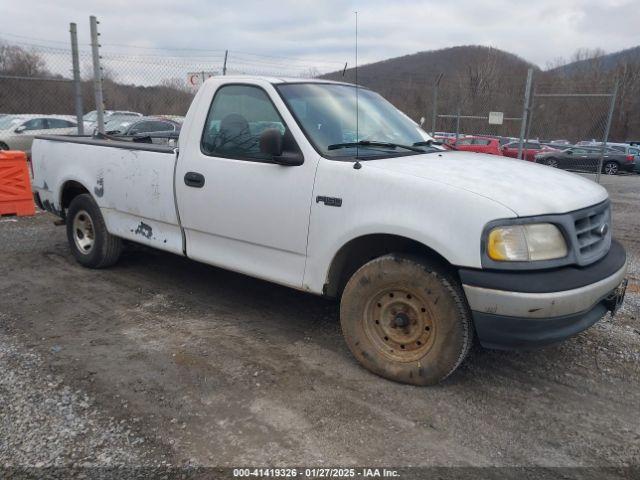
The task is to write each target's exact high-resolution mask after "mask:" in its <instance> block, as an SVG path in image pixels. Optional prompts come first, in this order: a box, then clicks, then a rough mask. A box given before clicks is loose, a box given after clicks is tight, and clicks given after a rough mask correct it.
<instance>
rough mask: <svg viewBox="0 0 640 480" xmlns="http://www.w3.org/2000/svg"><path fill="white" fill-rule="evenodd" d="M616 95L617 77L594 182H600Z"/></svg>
mask: <svg viewBox="0 0 640 480" xmlns="http://www.w3.org/2000/svg"><path fill="white" fill-rule="evenodd" d="M617 96H618V79H617V78H616V83H615V84H614V86H613V92H612V93H611V103H610V104H609V115H608V116H607V125H606V126H605V129H604V138H603V139H602V148H601V149H600V159H599V160H598V172H597V173H596V183H600V176H601V174H602V164H603V163H604V152H605V150H606V149H607V142H608V141H609V131H610V130H611V121H612V120H613V111H614V110H615V108H616V97H617Z"/></svg>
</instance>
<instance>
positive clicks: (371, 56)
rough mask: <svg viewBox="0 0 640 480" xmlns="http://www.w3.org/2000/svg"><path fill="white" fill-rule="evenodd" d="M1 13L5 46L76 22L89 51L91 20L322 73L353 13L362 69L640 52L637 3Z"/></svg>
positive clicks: (516, 0)
mask: <svg viewBox="0 0 640 480" xmlns="http://www.w3.org/2000/svg"><path fill="white" fill-rule="evenodd" d="M0 7H1V8H0V11H2V26H1V27H0V38H3V39H4V40H5V41H12V40H14V41H23V42H30V41H31V42H35V41H34V40H29V39H24V38H18V37H14V36H11V35H24V36H29V37H34V38H39V39H45V40H57V41H60V42H66V41H67V38H68V24H69V22H71V21H74V22H76V23H77V24H78V26H79V32H80V41H81V42H83V43H85V42H86V43H88V42H89V35H88V32H89V24H88V16H89V15H90V14H94V15H96V16H98V18H99V20H100V21H101V25H100V30H101V32H102V39H101V41H102V43H103V44H105V45H110V44H125V45H138V46H147V47H173V48H176V47H178V48H198V49H214V50H215V49H222V50H224V49H227V48H228V49H230V50H231V51H232V52H233V51H238V52H250V53H258V54H264V55H275V56H287V57H294V58H298V59H303V60H304V61H305V62H306V63H308V65H309V66H313V65H314V64H316V63H317V64H318V66H319V67H320V69H321V70H325V71H326V70H327V68H328V67H330V66H332V65H336V66H338V65H339V64H341V63H344V62H345V61H349V63H350V64H351V63H352V62H353V45H354V14H353V12H354V11H355V10H358V11H359V25H360V36H359V45H360V61H361V63H365V62H371V61H375V60H381V59H384V58H388V57H393V56H398V55H403V54H409V53H415V52H418V51H423V50H432V49H438V48H443V47H449V46H455V45H466V44H480V45H487V46H493V47H497V48H500V49H504V50H507V51H510V52H513V53H515V54H517V55H520V56H522V57H524V58H525V59H527V60H529V61H531V62H534V63H536V64H538V65H539V66H541V67H543V68H544V67H545V66H546V64H547V62H549V61H553V60H554V59H555V58H557V57H569V56H570V55H571V54H572V53H573V52H574V51H575V50H576V49H578V48H584V47H586V48H596V47H599V48H602V49H604V50H605V51H607V52H613V51H616V50H620V49H624V48H629V47H633V46H636V45H638V44H640V8H639V7H640V5H639V4H638V0H633V1H632V0H597V1H596V0H524V1H521V0H488V1H478V0H459V1H455V0H449V1H443V0H439V1H430V0H428V1H414V0H395V1H380V0H371V1H339V0H313V1H307V0H297V1H295V0H279V1H275V2H265V1H242V0H228V1H224V2H223V1H212V0H178V1H176V0H135V1H132V0H109V1H103V0H89V1H88V0H56V1H42V0H18V1H16V0H0ZM60 45H61V46H63V44H60ZM156 53H157V52H156ZM317 59H321V60H322V61H324V62H327V63H326V64H321V63H320V62H319V61H318V60H317ZM230 60H231V59H230ZM263 61H264V58H263ZM264 65H266V63H265V64H264Z"/></svg>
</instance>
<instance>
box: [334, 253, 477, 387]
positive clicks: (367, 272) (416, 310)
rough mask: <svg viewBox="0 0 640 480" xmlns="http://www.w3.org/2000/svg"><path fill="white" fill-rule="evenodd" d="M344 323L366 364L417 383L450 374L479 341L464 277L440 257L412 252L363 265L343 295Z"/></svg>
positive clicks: (346, 333) (387, 375)
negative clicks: (457, 277) (431, 258)
mask: <svg viewBox="0 0 640 480" xmlns="http://www.w3.org/2000/svg"><path fill="white" fill-rule="evenodd" d="M340 323H341V325H342V332H343V335H344V337H345V340H346V342H347V345H348V346H349V349H350V350H351V352H352V353H353V355H354V356H355V357H356V358H357V359H358V361H359V362H360V363H361V364H362V365H363V366H364V367H365V368H367V369H368V370H370V371H372V372H374V373H376V374H378V375H380V376H382V377H385V378H388V379H390V380H395V381H397V382H402V383H410V384H413V385H433V384H436V383H438V382H440V381H442V380H444V379H445V378H447V377H448V376H449V375H451V374H452V373H453V372H454V371H455V369H456V368H458V366H459V365H460V364H461V363H462V361H463V360H464V359H465V357H466V356H467V354H468V353H469V349H470V348H471V345H472V343H473V325H472V320H471V311H470V309H469V306H468V304H467V301H466V297H465V296H464V293H463V292H462V289H461V287H460V284H459V282H458V281H457V280H455V279H454V277H453V276H452V275H451V274H449V273H448V272H447V271H446V270H445V269H444V268H442V267H439V266H438V265H436V264H435V263H434V262H430V261H427V260H424V259H422V258H419V257H414V256H408V255H400V254H391V255H385V256H383V257H379V258H376V259H374V260H371V261H370V262H368V263H367V264H365V265H364V266H362V267H361V268H360V269H359V270H358V271H356V272H355V273H354V274H353V276H352V277H351V279H350V280H349V281H348V282H347V285H346V287H345V289H344V292H343V294H342V300H341V303H340Z"/></svg>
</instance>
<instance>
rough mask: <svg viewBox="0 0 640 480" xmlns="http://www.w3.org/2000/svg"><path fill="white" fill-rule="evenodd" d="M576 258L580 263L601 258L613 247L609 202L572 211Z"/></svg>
mask: <svg viewBox="0 0 640 480" xmlns="http://www.w3.org/2000/svg"><path fill="white" fill-rule="evenodd" d="M571 216H572V217H573V227H574V231H573V232H572V234H573V235H572V236H573V239H572V240H573V244H574V248H575V253H576V257H577V258H576V259H577V261H578V264H579V265H588V264H590V263H593V262H595V261H596V260H599V259H600V258H602V257H603V256H605V255H606V253H607V252H608V251H609V248H610V247H611V208H610V206H609V202H603V203H601V204H598V205H594V206H593V207H589V208H585V209H582V210H577V211H575V212H572V213H571Z"/></svg>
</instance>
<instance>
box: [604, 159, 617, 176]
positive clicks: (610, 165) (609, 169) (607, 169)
mask: <svg viewBox="0 0 640 480" xmlns="http://www.w3.org/2000/svg"><path fill="white" fill-rule="evenodd" d="M602 170H603V171H604V173H606V174H607V175H617V174H618V171H619V170H620V168H619V167H618V163H617V162H612V161H609V162H606V163H605V164H604V165H603V167H602Z"/></svg>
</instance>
